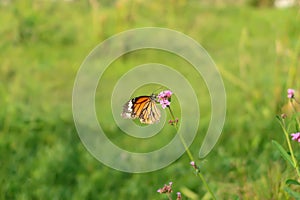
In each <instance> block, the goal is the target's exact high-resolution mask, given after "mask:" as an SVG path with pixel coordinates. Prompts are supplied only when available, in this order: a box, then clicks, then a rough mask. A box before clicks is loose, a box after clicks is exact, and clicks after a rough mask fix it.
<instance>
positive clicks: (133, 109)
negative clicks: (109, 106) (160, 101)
mask: <svg viewBox="0 0 300 200" xmlns="http://www.w3.org/2000/svg"><path fill="white" fill-rule="evenodd" d="M156 98H157V96H156V95H154V94H152V95H151V96H139V97H135V98H133V99H131V100H129V101H128V102H127V103H125V105H124V106H123V112H122V114H121V116H122V117H123V118H125V119H136V118H139V119H140V122H141V123H144V124H153V123H156V122H158V121H159V119H160V116H161V115H160V110H159V109H158V108H157V106H156V103H157V100H156Z"/></svg>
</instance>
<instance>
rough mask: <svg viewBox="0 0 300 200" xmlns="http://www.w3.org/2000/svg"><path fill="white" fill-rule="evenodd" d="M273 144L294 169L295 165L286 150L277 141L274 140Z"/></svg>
mask: <svg viewBox="0 0 300 200" xmlns="http://www.w3.org/2000/svg"><path fill="white" fill-rule="evenodd" d="M272 144H273V145H274V146H275V147H276V148H277V149H278V151H279V152H280V154H281V156H282V157H283V158H284V159H285V160H286V161H287V162H288V163H290V164H291V165H292V166H293V167H295V164H294V163H293V161H292V159H291V156H290V155H289V154H288V153H287V152H286V151H285V150H284V148H283V147H282V146H281V145H280V144H279V143H278V142H276V141H275V140H272Z"/></svg>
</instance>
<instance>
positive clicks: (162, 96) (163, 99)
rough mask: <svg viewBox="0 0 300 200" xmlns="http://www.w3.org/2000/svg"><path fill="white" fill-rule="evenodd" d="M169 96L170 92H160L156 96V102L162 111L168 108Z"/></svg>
mask: <svg viewBox="0 0 300 200" xmlns="http://www.w3.org/2000/svg"><path fill="white" fill-rule="evenodd" d="M171 96H172V92H171V91H170V90H165V91H162V92H161V93H159V94H158V95H157V98H158V101H159V103H160V105H161V106H162V108H163V109H165V108H166V107H169V106H170V104H171Z"/></svg>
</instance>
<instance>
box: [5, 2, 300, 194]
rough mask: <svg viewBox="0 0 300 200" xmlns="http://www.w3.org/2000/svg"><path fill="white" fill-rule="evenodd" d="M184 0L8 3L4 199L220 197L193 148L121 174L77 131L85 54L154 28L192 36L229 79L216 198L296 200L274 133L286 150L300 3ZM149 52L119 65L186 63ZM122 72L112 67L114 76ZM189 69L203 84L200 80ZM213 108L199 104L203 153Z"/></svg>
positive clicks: (299, 43) (299, 45) (215, 163)
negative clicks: (168, 186) (76, 100)
mask: <svg viewBox="0 0 300 200" xmlns="http://www.w3.org/2000/svg"><path fill="white" fill-rule="evenodd" d="M174 2H175V1H172V0H168V1H166V2H165V3H164V4H166V5H168V6H167V7H163V6H161V5H160V4H159V3H158V2H157V3H146V1H117V2H116V3H110V2H109V1H107V2H106V3H97V1H86V2H85V1H75V2H62V1H30V3H29V1H27V2H26V1H18V2H17V3H11V4H7V5H6V4H4V3H3V4H1V6H0V21H1V27H0V38H1V39H0V51H1V53H0V61H1V67H0V81H1V84H0V105H1V109H0V155H1V160H0V199H166V197H165V196H163V195H160V194H159V193H157V192H156V190H157V189H158V188H160V187H162V186H163V185H164V184H165V183H168V182H169V181H173V183H174V188H173V189H174V191H180V192H181V193H182V195H183V196H184V198H183V199H209V198H210V196H209V194H208V193H207V191H206V190H205V188H204V187H203V185H202V183H201V181H200V180H199V179H198V178H197V177H196V176H195V174H194V172H193V170H192V168H191V167H190V166H189V159H188V157H187V156H186V155H184V156H182V157H181V158H179V159H178V160H177V161H176V162H174V163H173V164H172V165H170V166H168V167H166V168H164V169H161V170H159V171H155V172H151V173H144V174H129V173H123V172H119V171H116V170H114V169H111V168H108V167H106V166H105V165H103V164H101V163H100V162H98V161H97V160H96V159H95V158H94V157H92V156H91V155H90V154H89V152H88V151H87V150H86V149H85V147H84V146H83V144H82V143H81V141H80V139H79V137H78V135H77V132H76V129H75V126H74V122H73V118H72V105H71V104H72V88H73V84H74V80H75V76H76V73H77V70H78V69H79V67H80V65H81V63H82V62H83V60H84V58H85V57H86V56H87V55H88V53H89V52H90V51H91V50H92V49H93V48H94V47H95V46H96V45H97V44H99V43H100V42H102V41H104V40H105V39H107V38H108V37H110V36H112V35H114V34H116V33H119V32H121V31H125V30H128V29H131V28H138V27H145V26H158V27H165V28H170V29H175V30H177V31H180V32H183V33H184V34H186V35H188V36H190V37H192V38H194V39H195V40H196V41H198V42H199V43H200V44H201V45H202V46H203V47H204V48H205V49H206V50H207V51H208V53H209V54H210V55H211V57H212V59H213V60H214V61H215V63H216V65H217V66H218V68H219V70H220V72H221V74H222V76H223V80H224V83H225V87H226V94H227V117H226V123H225V126H224V129H223V133H222V135H221V138H220V140H219V142H218V144H217V146H216V147H215V148H214V150H213V151H212V152H211V154H210V155H209V156H208V157H207V158H206V159H205V160H204V161H203V162H201V165H200V166H201V170H202V172H203V174H204V177H205V178H206V180H207V181H208V184H209V185H210V187H211V188H212V190H213V191H214V193H215V194H216V196H217V198H218V199H289V197H288V196H287V194H286V193H285V192H284V190H283V187H284V180H285V179H286V177H294V176H295V175H293V171H292V169H290V168H289V167H288V166H287V165H286V163H285V162H284V160H283V159H282V158H281V157H280V154H279V152H278V151H276V149H275V148H274V147H273V146H272V144H271V140H273V139H275V140H277V141H279V142H282V144H283V146H286V144H285V143H284V142H283V141H284V135H283V134H282V131H281V129H280V126H279V124H278V123H277V121H276V118H275V116H276V115H277V114H280V113H281V112H282V111H281V107H282V106H283V105H284V104H285V103H287V99H286V90H287V88H290V87H292V88H299V87H300V82H299V80H298V79H297V77H298V75H299V73H300V64H299V63H300V62H299V61H300V60H299V58H300V40H299V39H300V13H299V9H298V8H289V9H275V8H268V7H266V8H254V7H249V6H239V7H236V6H209V5H206V4H205V5H201V4H199V3H198V1H190V2H189V3H188V2H186V1H178V2H177V1H176V2H177V3H174ZM0 3H1V1H0ZM150 55H151V56H147V52H144V53H141V54H138V53H137V54H132V55H130V56H129V57H128V59H124V60H122V59H121V60H118V62H116V63H114V65H116V66H120V65H122V66H128V69H129V66H133V65H136V64H141V63H147V62H149V61H152V62H154V61H155V62H159V61H160V62H162V63H165V62H166V64H169V65H180V64H182V65H184V63H181V62H180V61H179V62H178V61H177V60H176V59H174V60H172V61H166V60H168V59H166V58H169V57H168V56H167V57H166V58H165V59H164V58H163V56H161V54H159V55H158V54H155V53H152V54H151V52H150ZM115 69H116V68H115ZM122 73H124V72H123V71H108V72H107V79H110V78H111V77H114V75H115V74H117V75H120V74H122ZM186 76H187V77H188V78H189V76H190V79H191V82H192V83H193V84H194V86H195V85H196V84H197V81H196V80H194V79H197V77H193V76H192V75H191V74H188V73H187V74H186ZM110 91H111V87H107V88H106V91H105V93H104V94H98V95H99V96H100V97H99V98H100V100H99V101H100V103H101V101H105V98H107V100H106V102H109V101H110V99H109V98H110V96H109V93H110ZM151 92H152V91H149V93H151ZM203 94H204V95H203ZM205 95H207V92H206V93H205V88H204V89H199V90H197V96H198V98H199V99H201V98H202V99H208V98H206V97H205ZM101 97H105V98H104V100H103V98H101ZM101 99H102V100H101ZM208 104H209V101H208V100H207V101H201V103H200V107H201V109H202V110H204V111H203V114H202V113H201V114H202V115H203V116H204V117H203V118H204V119H203V123H201V126H200V127H199V136H198V137H197V138H196V140H195V142H194V143H193V144H192V146H191V147H190V149H191V151H192V153H193V154H194V156H195V157H197V155H198V150H199V141H201V138H202V136H201V134H200V133H201V132H204V131H205V130H206V128H207V126H208V120H209V116H206V114H209V108H207V106H206V105H208ZM109 112H110V111H109V110H108V111H105V112H104V113H102V114H101V116H102V118H104V121H103V123H104V124H107V130H108V135H110V137H111V138H112V140H114V141H115V142H119V143H120V145H121V146H122V145H125V146H126V145H128V146H129V147H128V148H129V149H130V146H134V145H136V142H137V141H135V140H132V141H126V142H123V141H122V137H120V138H121V139H120V138H119V137H118V135H121V134H122V132H121V131H119V130H118V129H117V128H116V127H115V125H114V122H113V119H112V117H111V114H110V113H109ZM106 115H107V117H105V116H106ZM291 131H295V130H293V129H291ZM166 134H167V133H166ZM128 142H129V143H128ZM130 142H131V143H130ZM158 145H160V144H158ZM293 145H295V148H296V149H297V148H298V150H299V147H297V144H295V143H293ZM296 155H298V156H300V154H299V151H298V152H297V151H296ZM174 195H175V194H174Z"/></svg>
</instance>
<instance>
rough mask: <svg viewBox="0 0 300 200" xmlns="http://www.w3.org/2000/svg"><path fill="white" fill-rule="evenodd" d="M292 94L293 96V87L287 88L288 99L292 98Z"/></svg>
mask: <svg viewBox="0 0 300 200" xmlns="http://www.w3.org/2000/svg"><path fill="white" fill-rule="evenodd" d="M294 96H295V90H294V89H288V90H287V97H288V98H289V99H292V98H294Z"/></svg>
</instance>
